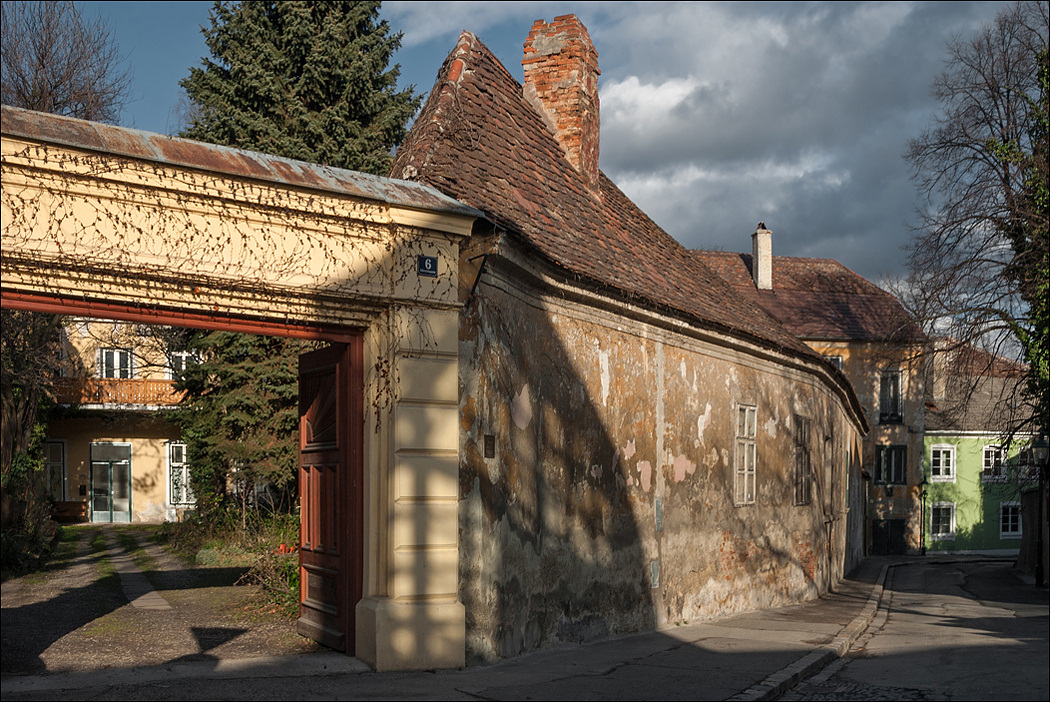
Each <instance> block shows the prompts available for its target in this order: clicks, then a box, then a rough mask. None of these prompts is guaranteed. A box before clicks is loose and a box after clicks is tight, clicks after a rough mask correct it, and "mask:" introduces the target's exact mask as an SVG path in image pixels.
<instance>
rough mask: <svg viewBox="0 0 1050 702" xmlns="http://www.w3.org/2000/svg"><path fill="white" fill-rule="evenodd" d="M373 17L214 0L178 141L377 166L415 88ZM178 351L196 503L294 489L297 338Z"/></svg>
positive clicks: (202, 341)
mask: <svg viewBox="0 0 1050 702" xmlns="http://www.w3.org/2000/svg"><path fill="white" fill-rule="evenodd" d="M378 17H379V3H378V2H305V1H301V0H295V1H292V2H271V1H265V2H242V3H228V2H216V3H215V6H214V8H213V10H212V13H211V27H210V28H207V29H205V30H204V35H205V38H206V41H207V44H208V48H209V49H210V50H211V54H212V57H211V59H204V61H203V66H202V67H200V68H193V69H191V70H190V75H189V77H188V78H186V79H185V80H183V81H182V86H183V88H185V90H186V93H187V95H188V97H189V99H190V103H191V104H190V112H191V114H192V117H191V118H190V120H189V126H188V128H187V129H185V130H184V131H183V132H182V136H184V137H188V138H191V139H197V140H200V141H206V142H211V143H215V144H222V145H225V146H232V147H237V148H243V149H250V150H253V151H260V152H264V153H269V154H273V155H276V156H284V157H288V158H296V159H300V160H304V161H310V162H314V163H322V164H326V165H331V166H337V167H341V168H349V169H353V170H359V171H365V172H369V173H374V174H379V175H386V173H387V172H388V170H389V166H390V162H391V160H392V155H391V151H392V150H393V149H394V148H395V147H396V146H397V145H398V144H400V142H401V140H402V139H403V138H404V136H405V134H406V124H407V122H408V120H409V119H410V118H411V117H412V115H413V114H414V113H415V111H416V109H417V108H418V107H419V103H420V97H419V96H416V95H414V94H413V89H412V88H408V89H406V90H402V91H397V90H396V82H397V77H398V73H399V68H398V66H397V65H394V66H393V67H392V68H389V67H388V66H389V63H390V59H391V57H392V55H393V53H394V51H395V50H397V48H398V47H399V45H400V42H401V35H400V34H391V33H390V27H389V26H388V24H387V23H386V22H381V21H379V19H378ZM188 348H189V349H190V350H192V351H194V352H195V354H196V355H197V356H198V357H199V358H200V359H201V363H200V364H199V365H198V366H196V367H194V368H192V369H190V370H189V371H188V372H187V373H186V375H185V377H184V379H183V381H182V383H181V384H180V386H181V388H183V389H185V390H186V391H187V394H186V397H185V399H184V401H183V407H182V409H181V410H180V411H179V412H178V421H179V423H180V425H181V426H182V431H183V434H184V436H185V437H186V440H187V444H188V449H189V458H190V462H191V475H192V478H191V479H192V482H193V488H194V491H195V492H196V494H197V496H198V500H199V507H200V509H201V510H202V512H204V513H206V514H207V513H214V512H215V510H217V509H218V508H221V507H222V506H223V505H225V504H228V503H229V501H230V498H231V497H239V498H240V500H239V502H240V504H239V506H240V507H241V508H242V514H243V508H245V507H247V506H249V505H250V503H251V502H252V496H254V494H255V491H254V490H253V488H254V487H255V486H256V485H258V484H260V483H266V484H268V485H269V486H272V487H277V488H287V489H288V492H291V491H292V489H293V488H294V486H295V484H296V483H295V478H296V476H297V470H298V448H297V445H296V427H297V424H298V402H297V401H298V377H297V361H298V355H299V353H300V352H301V351H302V350H304V349H303V344H302V343H300V342H297V341H293V340H290V339H278V338H268V337H253V336H243V335H238V334H231V333H226V332H213V333H197V334H194V335H193V336H192V337H191V338H190V340H189V342H188ZM231 487H233V488H234V490H233V492H232V493H231V492H230V488H231ZM248 493H251V495H249V494H248ZM286 504H287V503H286Z"/></svg>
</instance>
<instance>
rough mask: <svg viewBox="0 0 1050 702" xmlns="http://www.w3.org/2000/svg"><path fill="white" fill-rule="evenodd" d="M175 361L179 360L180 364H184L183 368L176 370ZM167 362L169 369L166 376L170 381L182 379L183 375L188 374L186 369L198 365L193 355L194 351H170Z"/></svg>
mask: <svg viewBox="0 0 1050 702" xmlns="http://www.w3.org/2000/svg"><path fill="white" fill-rule="evenodd" d="M175 359H179V361H180V363H181V364H182V368H180V369H176V368H175V363H174V361H175ZM167 360H168V363H167V368H166V369H165V370H166V373H165V374H166V375H167V377H168V380H179V379H180V378H181V377H182V374H183V373H185V372H186V369H187V368H189V367H190V365H191V364H194V363H197V357H196V356H195V355H194V354H193V352H192V351H169V352H168V359H167Z"/></svg>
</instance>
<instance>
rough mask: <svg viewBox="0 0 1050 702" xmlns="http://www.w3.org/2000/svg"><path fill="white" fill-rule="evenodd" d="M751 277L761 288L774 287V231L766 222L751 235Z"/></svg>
mask: <svg viewBox="0 0 1050 702" xmlns="http://www.w3.org/2000/svg"><path fill="white" fill-rule="evenodd" d="M751 277H752V278H754V280H755V287H756V288H758V289H759V290H772V289H773V232H771V231H770V230H768V229H766V223H765V222H759V223H758V229H756V230H755V233H754V234H752V235H751Z"/></svg>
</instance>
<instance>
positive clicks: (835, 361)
mask: <svg viewBox="0 0 1050 702" xmlns="http://www.w3.org/2000/svg"><path fill="white" fill-rule="evenodd" d="M824 360H825V361H827V362H828V363H830V364H831V365H833V366H835V367H836V368H838V369H839V370H842V356H840V355H838V354H825V356H824Z"/></svg>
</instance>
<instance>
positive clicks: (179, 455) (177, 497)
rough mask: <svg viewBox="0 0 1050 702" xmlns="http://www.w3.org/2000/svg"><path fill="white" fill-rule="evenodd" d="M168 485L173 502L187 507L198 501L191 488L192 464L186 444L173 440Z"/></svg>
mask: <svg viewBox="0 0 1050 702" xmlns="http://www.w3.org/2000/svg"><path fill="white" fill-rule="evenodd" d="M168 485H169V486H170V490H171V504H172V505H174V506H176V507H187V506H192V505H194V504H196V503H197V498H196V497H195V496H194V494H193V490H192V489H191V488H190V464H189V461H188V460H187V458H186V444H184V443H181V442H177V441H173V442H171V443H169V444H168Z"/></svg>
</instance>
